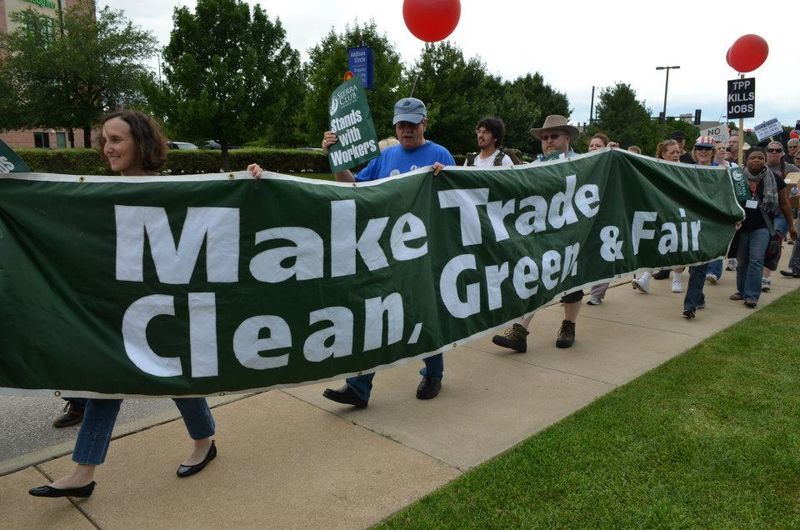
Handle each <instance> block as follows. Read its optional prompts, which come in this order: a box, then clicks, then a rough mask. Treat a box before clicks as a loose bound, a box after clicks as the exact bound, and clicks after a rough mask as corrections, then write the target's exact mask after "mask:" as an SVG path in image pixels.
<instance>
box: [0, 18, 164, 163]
mask: <svg viewBox="0 0 800 530" xmlns="http://www.w3.org/2000/svg"><path fill="white" fill-rule="evenodd" d="M12 18H13V20H15V21H16V22H18V23H20V27H19V28H18V29H16V30H15V31H14V32H12V33H11V34H8V35H3V36H0V57H1V58H2V59H0V61H2V62H1V63H0V73H2V76H3V81H2V83H0V111H5V110H9V112H0V128H3V129H8V128H17V127H31V128H33V127H58V128H61V127H63V128H67V129H69V130H71V129H72V128H82V129H83V131H84V146H86V147H89V146H90V144H91V138H90V131H91V127H92V125H94V124H95V123H97V122H98V121H99V120H100V118H101V117H102V116H103V114H105V113H106V112H108V111H109V110H112V109H114V108H117V107H121V106H132V105H136V104H140V103H141V102H142V101H143V100H142V95H141V90H140V82H141V81H142V80H143V79H146V78H147V77H148V76H150V75H151V74H150V73H149V72H148V70H147V69H146V68H145V66H144V65H143V61H144V60H145V59H147V58H148V57H150V56H152V55H153V53H154V51H155V42H156V41H155V38H154V37H153V35H152V34H151V33H150V32H147V31H143V30H140V29H139V28H137V27H135V26H133V25H132V24H131V22H130V21H128V20H127V19H126V18H125V16H124V14H123V12H122V11H121V10H115V9H111V8H108V7H106V8H103V9H102V10H100V11H98V12H97V13H95V12H94V11H92V10H91V9H90V8H89V6H88V5H87V4H83V3H81V4H78V5H76V6H73V7H71V8H68V9H66V10H65V12H64V16H63V25H61V24H60V23H57V22H54V21H53V19H51V18H50V17H48V16H46V15H44V14H41V13H38V12H36V11H34V10H32V9H28V10H26V11H22V12H18V13H14V14H13V15H12Z"/></svg>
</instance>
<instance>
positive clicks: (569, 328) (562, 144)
mask: <svg viewBox="0 0 800 530" xmlns="http://www.w3.org/2000/svg"><path fill="white" fill-rule="evenodd" d="M531 134H532V135H533V137H534V138H536V139H537V140H539V141H541V142H542V156H541V157H540V159H539V160H540V161H541V160H551V159H555V158H567V157H570V156H575V152H574V151H573V150H572V148H571V147H570V142H573V141H575V139H576V138H577V137H578V129H577V128H575V127H573V126H572V125H569V123H567V118H565V117H564V116H559V115H556V114H553V115H550V116H548V117H547V118H546V119H545V120H544V125H542V126H541V127H539V128H534V129H531ZM581 299H583V291H582V290H580V289H578V290H577V291H572V292H571V293H567V294H565V295H564V296H563V297H562V298H561V302H562V303H563V304H564V320H563V321H562V322H561V328H560V329H559V330H558V337H557V338H556V347H557V348H569V347H571V346H572V345H573V344H575V322H576V321H577V320H578V312H579V311H580V308H581ZM532 319H533V315H531V316H529V317H525V318H523V319H521V321H520V323H515V324H513V325H512V326H511V327H510V328H508V329H507V330H505V331H504V332H503V335H495V336H494V337H492V342H493V343H495V344H497V345H498V346H502V347H504V348H509V349H512V350H515V351H517V352H519V353H525V352H526V351H527V350H528V339H527V337H528V334H529V332H528V327H529V326H530V324H531V320H532Z"/></svg>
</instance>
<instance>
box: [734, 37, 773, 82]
mask: <svg viewBox="0 0 800 530" xmlns="http://www.w3.org/2000/svg"><path fill="white" fill-rule="evenodd" d="M767 55H769V45H768V44H767V41H765V40H764V39H763V38H761V37H759V36H758V35H752V34H750V35H743V36H741V37H739V38H738V39H736V42H734V43H733V46H731V49H730V50H729V51H728V64H729V65H731V67H732V68H733V69H734V70H736V71H737V72H740V73H745V72H752V71H753V70H755V69H756V68H758V67H759V66H761V65H762V64H764V61H766V60H767Z"/></svg>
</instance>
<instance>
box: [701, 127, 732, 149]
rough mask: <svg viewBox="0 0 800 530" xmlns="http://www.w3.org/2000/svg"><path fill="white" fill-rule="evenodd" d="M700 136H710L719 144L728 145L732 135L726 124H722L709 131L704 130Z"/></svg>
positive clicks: (710, 128)
mask: <svg viewBox="0 0 800 530" xmlns="http://www.w3.org/2000/svg"><path fill="white" fill-rule="evenodd" d="M700 136H710V137H712V138H713V139H714V140H716V141H717V143H720V144H723V145H727V143H728V140H730V138H731V133H730V130H729V129H728V126H727V125H726V124H724V123H720V124H719V125H714V126H713V127H709V128H708V129H703V130H702V131H700Z"/></svg>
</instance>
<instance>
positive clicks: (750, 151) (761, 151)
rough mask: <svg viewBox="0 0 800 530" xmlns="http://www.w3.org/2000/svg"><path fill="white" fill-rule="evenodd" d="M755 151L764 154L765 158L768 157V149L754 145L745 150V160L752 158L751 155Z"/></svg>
mask: <svg viewBox="0 0 800 530" xmlns="http://www.w3.org/2000/svg"><path fill="white" fill-rule="evenodd" d="M753 153H761V154H762V155H764V158H766V157H767V151H766V150H765V149H764V148H763V147H759V146H757V145H754V146H752V147H751V148H750V149H748V150H747V151H745V153H744V160H745V162H747V159H748V158H750V155H752V154H753Z"/></svg>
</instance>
